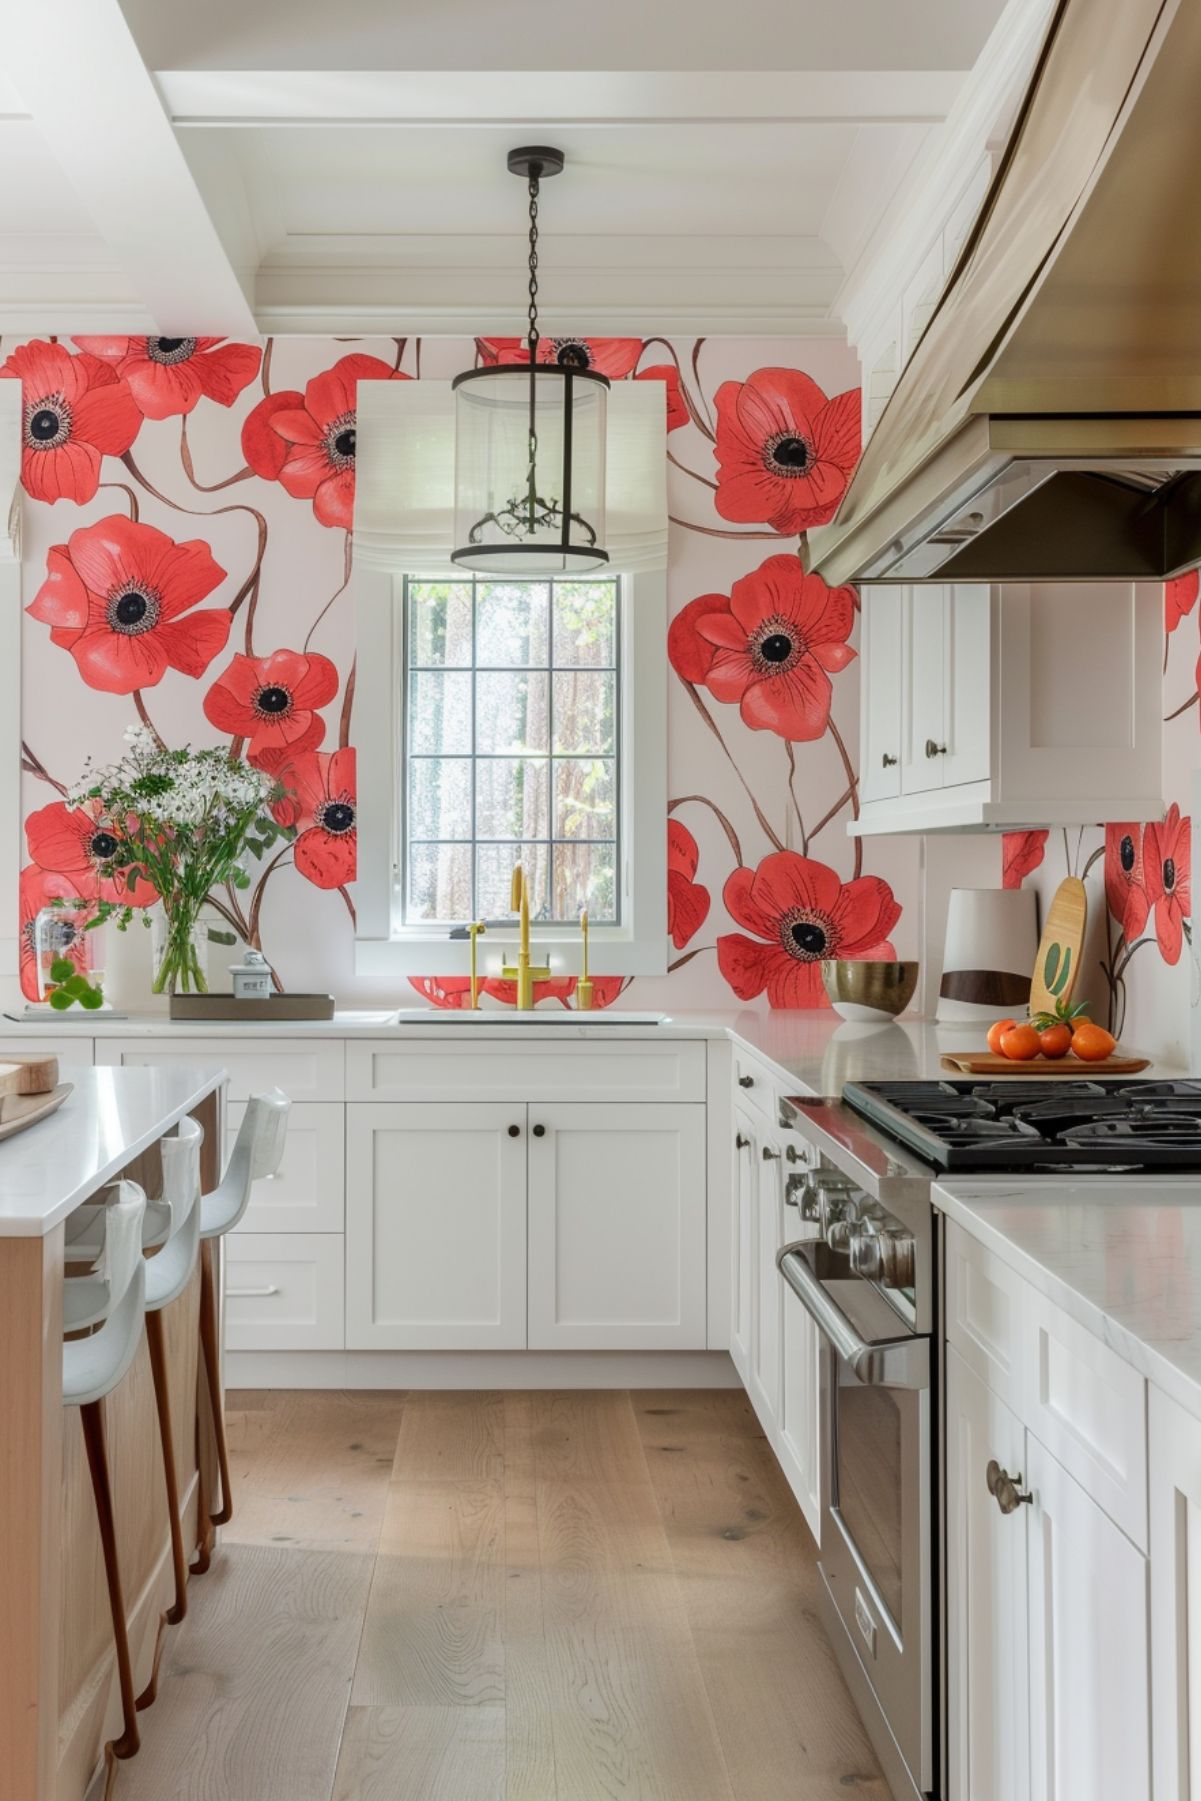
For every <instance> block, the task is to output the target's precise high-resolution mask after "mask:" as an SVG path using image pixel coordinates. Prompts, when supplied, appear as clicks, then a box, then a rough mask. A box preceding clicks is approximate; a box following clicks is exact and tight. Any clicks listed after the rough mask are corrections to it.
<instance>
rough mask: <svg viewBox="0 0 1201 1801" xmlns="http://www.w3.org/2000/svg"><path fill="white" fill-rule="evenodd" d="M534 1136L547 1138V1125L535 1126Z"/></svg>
mask: <svg viewBox="0 0 1201 1801" xmlns="http://www.w3.org/2000/svg"><path fill="white" fill-rule="evenodd" d="M534 1137H535V1138H545V1137H546V1127H545V1126H535V1127H534Z"/></svg>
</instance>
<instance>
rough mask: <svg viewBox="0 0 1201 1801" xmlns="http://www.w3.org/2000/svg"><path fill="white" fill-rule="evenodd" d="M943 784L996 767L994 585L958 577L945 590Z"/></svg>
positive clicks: (982, 775)
mask: <svg viewBox="0 0 1201 1801" xmlns="http://www.w3.org/2000/svg"><path fill="white" fill-rule="evenodd" d="M944 593H945V600H944V603H943V681H944V694H943V721H944V736H943V737H942V738H940V739H939V740H938V742H939V743H940V744H945V745H946V750H945V752H943V753H941V755H940V758H939V760H940V762H941V763H942V785H943V787H944V788H953V787H954V786H955V785H956V784H957V783H959V782H986V781H987V780H988V778H989V775H990V773H991V769H992V739H991V698H992V682H991V663H992V652H991V647H990V634H991V630H992V590H991V589H990V588H989V587H988V586H987V585H983V584H981V583H978V582H972V583H964V582H959V583H957V584H955V585H954V586H953V587H948V588H947V589H945V590H944Z"/></svg>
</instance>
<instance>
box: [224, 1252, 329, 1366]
mask: <svg viewBox="0 0 1201 1801" xmlns="http://www.w3.org/2000/svg"><path fill="white" fill-rule="evenodd" d="M223 1248H224V1253H225V1345H226V1349H227V1350H230V1351H340V1350H341V1349H342V1347H343V1340H344V1338H345V1329H344V1305H343V1273H344V1255H343V1253H344V1241H343V1239H342V1238H341V1237H339V1236H338V1235H337V1234H336V1233H332V1232H330V1233H314V1232H306V1233H296V1234H294V1235H293V1236H290V1237H282V1236H278V1235H276V1234H274V1233H270V1232H265V1233H252V1232H247V1233H231V1234H230V1236H229V1237H228V1238H226V1239H225V1240H224V1245H223Z"/></svg>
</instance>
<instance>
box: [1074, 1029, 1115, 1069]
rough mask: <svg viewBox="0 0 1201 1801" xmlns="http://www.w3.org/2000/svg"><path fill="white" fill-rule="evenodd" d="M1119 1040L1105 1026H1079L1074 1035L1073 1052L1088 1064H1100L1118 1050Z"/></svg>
mask: <svg viewBox="0 0 1201 1801" xmlns="http://www.w3.org/2000/svg"><path fill="white" fill-rule="evenodd" d="M1117 1043H1118V1041H1117V1039H1116V1038H1115V1037H1114V1035H1113V1033H1112V1032H1107V1031H1106V1030H1105V1027H1104V1026H1094V1025H1091V1024H1088V1025H1082V1026H1077V1027H1076V1030H1075V1031H1074V1032H1073V1033H1072V1052H1073V1055H1074V1056H1077V1057H1081V1058H1083V1060H1084V1061H1085V1062H1086V1063H1100V1062H1101V1060H1102V1058H1103V1057H1108V1056H1111V1055H1112V1053H1113V1052H1114V1051H1115V1050H1116V1049H1117Z"/></svg>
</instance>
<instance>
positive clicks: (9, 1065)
mask: <svg viewBox="0 0 1201 1801" xmlns="http://www.w3.org/2000/svg"><path fill="white" fill-rule="evenodd" d="M57 1082H58V1058H57V1057H47V1056H32V1055H31V1056H28V1057H26V1056H21V1055H13V1056H5V1057H3V1058H0V1096H6V1095H10V1094H14V1095H15V1094H49V1093H50V1091H51V1089H52V1088H54V1086H55V1085H56V1083H57Z"/></svg>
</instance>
